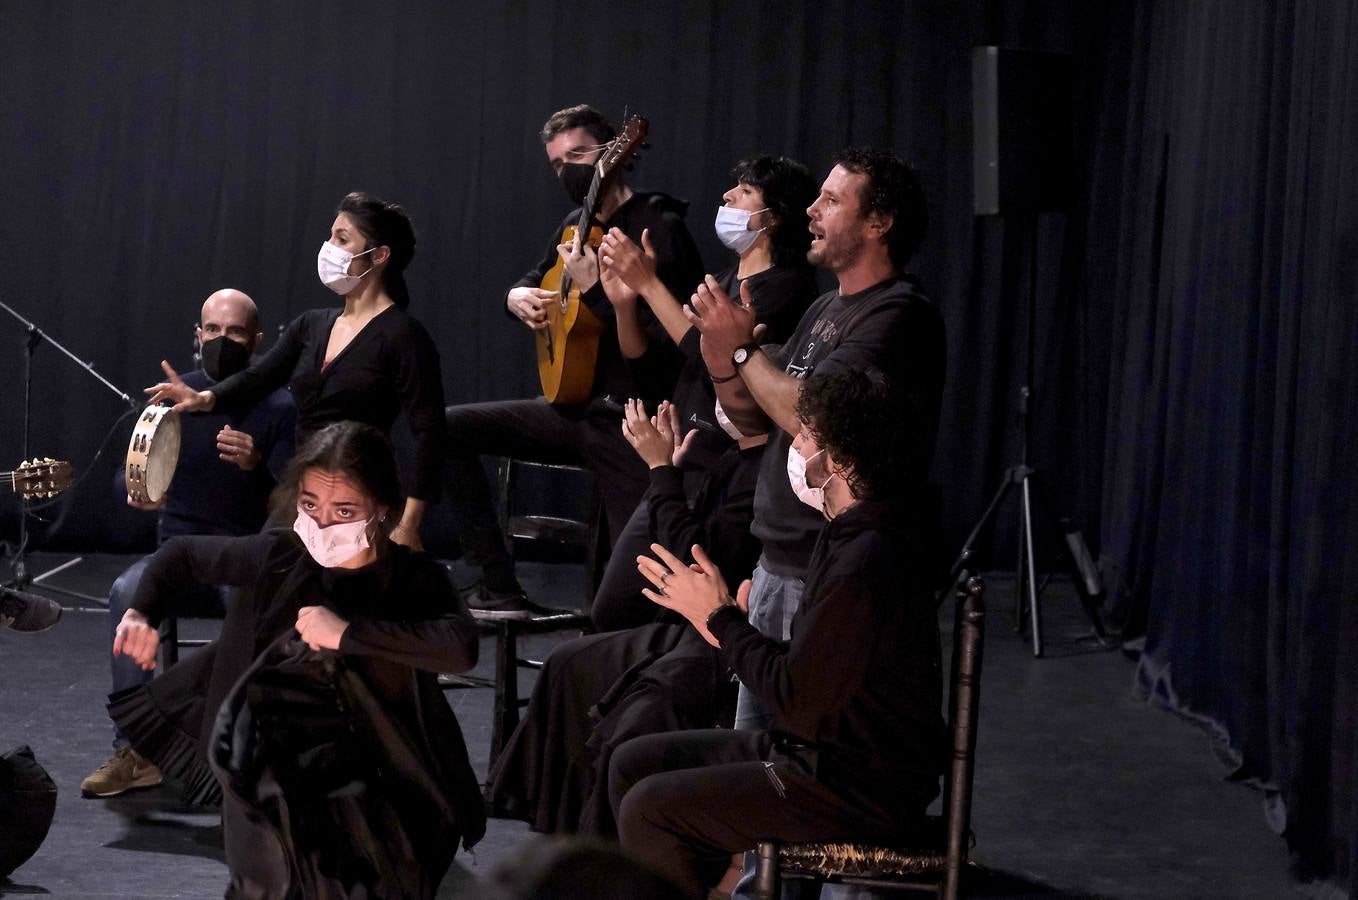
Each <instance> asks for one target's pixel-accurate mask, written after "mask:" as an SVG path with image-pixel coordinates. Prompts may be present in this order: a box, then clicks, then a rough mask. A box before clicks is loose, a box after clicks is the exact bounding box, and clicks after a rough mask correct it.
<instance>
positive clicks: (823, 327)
mask: <svg viewBox="0 0 1358 900" xmlns="http://www.w3.org/2000/svg"><path fill="white" fill-rule="evenodd" d="M838 336H839V324H838V323H837V322H835V320H834V319H817V320H816V324H815V325H812V326H811V337H812V338H813V339H814V338H820V339H821V340H822V341H824V342H825V343H827V344H833V343H834V342H835V338H837V337H838ZM815 346H816V341H815V340H812V341H810V342H809V343H808V344H807V347H806V352H805V353H803V354H802V358H803V359H805V358H806V357H807V356H809V355H810V354H811V349H812V348H813V347H815Z"/></svg>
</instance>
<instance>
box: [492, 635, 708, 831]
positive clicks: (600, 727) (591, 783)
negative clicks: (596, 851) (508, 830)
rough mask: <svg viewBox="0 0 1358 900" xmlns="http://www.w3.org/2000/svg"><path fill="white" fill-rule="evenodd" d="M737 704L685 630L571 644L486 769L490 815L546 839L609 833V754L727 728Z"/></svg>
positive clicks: (550, 660)
mask: <svg viewBox="0 0 1358 900" xmlns="http://www.w3.org/2000/svg"><path fill="white" fill-rule="evenodd" d="M734 700H735V684H734V682H732V681H731V680H730V677H729V674H728V673H727V672H726V671H725V669H724V668H723V667H722V665H721V662H720V655H719V653H718V652H717V651H716V650H715V649H714V648H713V647H711V646H710V645H708V644H707V642H706V641H704V640H703V639H702V638H701V637H700V636H699V635H698V634H697V632H695V631H694V630H693V629H692V628H690V627H689V626H688V625H687V624H683V625H667V624H656V625H643V626H641V627H638V628H631V629H627V630H625V631H614V632H608V633H607V634H596V635H588V636H586V637H582V638H577V639H576V640H573V641H568V642H567V643H565V644H562V645H561V646H560V647H558V648H556V650H554V651H553V652H552V653H551V655H550V656H548V657H547V660H546V662H545V663H544V665H543V669H542V671H541V673H539V676H538V681H537V684H536V685H535V686H534V687H533V696H532V699H531V701H530V703H529V705H528V711H527V713H526V715H525V717H524V719H523V721H522V722H520V723H519V727H518V728H517V729H515V731H514V734H513V735H512V736H511V737H510V739H509V743H508V744H507V745H506V747H505V750H504V752H503V753H501V754H500V757H499V758H498V759H497V760H496V762H495V766H494V767H493V768H492V769H491V772H490V787H489V789H488V791H487V799H488V800H489V803H490V809H491V813H492V815H499V816H503V817H508V818H516V819H522V820H524V821H526V822H528V824H529V826H530V827H531V828H532V829H533V830H534V831H539V832H544V833H583V834H595V835H600V836H604V837H614V836H616V825H615V824H614V822H613V815H612V811H611V809H610V808H609V803H608V783H607V779H608V764H609V761H610V759H611V757H612V753H613V750H614V749H616V748H617V747H618V746H619V745H620V744H622V743H623V742H624V741H626V740H629V739H631V738H633V737H638V736H640V735H643V734H655V733H659V732H664V731H675V730H680V729H684V728H711V727H713V726H714V725H728V726H729V724H730V720H731V717H732V715H733V713H734Z"/></svg>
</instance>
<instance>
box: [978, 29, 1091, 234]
mask: <svg viewBox="0 0 1358 900" xmlns="http://www.w3.org/2000/svg"><path fill="white" fill-rule="evenodd" d="M1074 72H1075V65H1074V60H1073V59H1072V58H1071V57H1070V56H1069V55H1067V54H1064V53H1047V52H1044V51H1039V50H1017V49H1011V48H1008V47H973V48H972V50H971V98H972V105H971V115H972V140H973V148H974V149H973V157H972V158H973V163H972V176H973V177H972V183H973V185H974V198H975V199H974V201H973V209H974V211H975V213H976V215H978V216H990V215H996V214H999V213H1006V214H1007V213H1034V212H1049V211H1055V210H1063V209H1066V208H1068V207H1069V205H1070V201H1071V197H1072V194H1073V183H1072V182H1073V172H1072V166H1073V159H1074V152H1073V144H1074V142H1075V132H1074V115H1073V111H1074V92H1073V87H1074V81H1073V80H1074Z"/></svg>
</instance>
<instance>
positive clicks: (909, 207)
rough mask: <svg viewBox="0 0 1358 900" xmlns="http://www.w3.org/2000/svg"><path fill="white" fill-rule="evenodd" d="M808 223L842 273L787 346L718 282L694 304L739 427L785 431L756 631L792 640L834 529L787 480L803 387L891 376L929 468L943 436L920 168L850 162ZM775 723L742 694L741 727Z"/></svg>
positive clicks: (757, 526)
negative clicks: (906, 401) (823, 536)
mask: <svg viewBox="0 0 1358 900" xmlns="http://www.w3.org/2000/svg"><path fill="white" fill-rule="evenodd" d="M807 213H808V215H809V216H810V217H811V223H810V225H809V228H810V231H811V235H812V240H811V249H810V250H809V252H808V253H807V259H809V260H810V261H811V262H812V263H813V264H815V265H818V266H822V267H824V268H826V269H829V270H830V271H831V272H833V273H834V274H835V277H836V278H837V279H838V281H839V287H838V289H837V290H834V291H831V292H829V293H827V294H825V295H823V296H822V297H820V298H819V299H817V300H816V302H815V303H813V304H812V305H811V308H810V309H808V310H807V312H806V315H804V316H803V317H802V320H801V323H800V324H799V325H798V326H797V330H796V332H795V333H794V334H793V335H792V338H791V339H790V340H789V341H788V342H787V343H785V344H783V345H782V347H781V348H777V349H768V350H766V349H763V348H761V347H760V346H759V345H758V344H757V343H756V342H755V339H754V315H753V311H752V310H751V309H749V308H748V306H744V305H740V304H733V303H731V302H729V301H728V298H727V297H726V296H725V295H724V293H722V292H721V290H720V288H719V287H718V286H717V285H715V284H714V283H713V282H712V281H711V280H709V281H708V282H707V283H706V284H705V285H704V286H702V287H700V288H699V289H698V291H697V293H696V294H694V296H693V298H692V301H691V310H690V313H689V315H690V318H691V320H692V321H693V323H694V325H695V326H696V327H697V328H698V330H699V331H700V332H701V333H702V352H703V358H704V360H706V362H707V367H708V371H709V372H710V373H711V376H712V380H713V381H714V382H716V384H717V399H718V402H719V403H720V404H721V406H722V409H723V410H724V411H725V414H726V416H727V417H728V418H729V419H730V420H731V421H732V422H734V423H735V424H736V426H737V427H741V424H742V422H747V423H748V422H754V421H759V420H760V419H761V418H762V416H763V415H767V416H768V418H770V419H772V420H773V422H774V423H775V424H776V425H777V426H778V429H775V431H774V435H773V436H772V437H771V438H770V439H769V447H768V450H767V452H766V453H765V455H764V463H763V468H762V469H761V470H760V474H759V486H758V489H757V491H756V493H755V505H754V525H753V526H752V530H753V532H754V534H755V536H756V537H758V538H759V539H760V540H761V541H762V542H763V545H764V553H763V556H762V557H761V558H760V560H759V565H758V566H756V568H755V571H754V576H753V589H752V591H751V594H750V623H751V624H752V625H754V626H755V627H756V628H758V629H759V630H760V631H761V632H763V633H764V634H766V635H768V636H769V637H772V638H775V639H783V640H785V639H787V637H788V624H789V623H790V622H791V620H792V615H793V613H795V612H796V609H797V604H798V602H799V600H800V597H801V591H802V578H803V576H804V574H805V571H806V566H807V562H808V561H809V560H810V558H811V550H812V548H813V547H814V546H815V542H816V538H817V535H819V533H820V531H821V528H822V527H823V526H824V524H825V521H824V519H823V517H821V516H820V515H818V514H817V513H816V512H815V511H814V510H812V509H811V508H810V507H808V506H807V505H806V504H805V503H802V502H800V501H799V500H798V499H797V496H796V495H795V494H794V493H793V491H792V487H791V486H790V484H789V479H788V467H789V463H790V461H791V460H790V453H792V452H794V451H791V446H792V438H793V436H794V435H795V434H796V433H797V429H798V422H797V414H796V409H797V400H798V397H799V396H800V395H801V389H802V380H803V379H805V378H806V377H807V376H809V375H810V374H811V373H812V372H813V371H814V372H816V373H817V374H833V373H837V372H844V371H847V370H855V369H877V370H880V371H881V372H882V373H883V374H885V375H886V376H887V377H888V378H889V379H890V380H891V381H892V382H893V383H895V384H896V385H897V386H898V387H899V388H900V389H901V390H904V391H906V392H908V393H909V394H910V396H911V399H912V401H913V402H914V403H916V404H917V405H918V408H919V409H920V410H921V412H922V415H923V423H924V428H925V430H926V435H925V446H926V447H927V448H928V452H927V453H926V457H927V456H931V455H932V448H933V444H934V438H935V436H936V433H937V430H938V414H939V406H940V404H941V398H942V394H943V376H944V361H945V355H946V349H945V347H944V335H943V320H942V317H941V316H940V315H939V312H938V308H937V307H936V306H935V305H934V303H933V302H932V301H931V300H929V298H928V297H926V296H925V295H924V294H923V292H922V291H921V290H920V287H919V285H918V283H917V282H916V280H915V279H914V278H913V277H911V276H909V275H906V274H904V271H903V270H904V267H905V265H906V263H907V262H909V260H910V258H911V256H913V255H914V252H915V249H916V248H917V247H918V246H919V244H920V241H921V240H923V238H924V233H925V229H926V227H927V224H928V215H927V212H926V210H925V205H924V193H923V191H922V189H921V187H920V183H919V179H918V178H917V177H916V175H915V172H914V169H913V168H911V166H910V165H909V164H907V163H905V162H903V161H901V160H900V159H898V158H897V157H896V156H894V155H893V154H891V153H889V152H887V151H883V150H845V151H842V152H841V153H839V154H837V155H836V157H835V165H834V168H832V169H831V170H830V174H829V175H828V176H827V177H826V179H825V181H824V183H823V184H822V185H821V190H820V195H819V196H818V197H817V198H816V201H815V202H814V203H813V204H811V207H810V208H809V209H808V210H807ZM761 411H762V412H761ZM747 427H748V428H749V429H750V430H751V431H754V430H757V428H758V427H759V426H757V425H749V426H747ZM791 462H795V461H791ZM926 464H927V458H926ZM768 722H769V719H768V715H767V713H766V712H765V711H764V710H763V709H762V708H760V706H759V704H758V703H757V702H756V701H755V700H754V698H753V697H752V696H751V695H750V694H749V692H748V691H745V690H742V691H741V697H740V705H739V707H738V709H737V713H736V727H738V728H751V729H758V728H764V727H767V725H768Z"/></svg>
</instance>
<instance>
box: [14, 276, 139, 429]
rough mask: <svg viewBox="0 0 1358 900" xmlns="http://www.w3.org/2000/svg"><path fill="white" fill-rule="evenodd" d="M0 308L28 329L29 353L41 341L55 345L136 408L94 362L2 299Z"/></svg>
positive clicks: (130, 398)
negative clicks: (82, 357)
mask: <svg viewBox="0 0 1358 900" xmlns="http://www.w3.org/2000/svg"><path fill="white" fill-rule="evenodd" d="M0 309H4V310H5V312H7V313H9V314H10V315H11V316H13V317H14V318H16V319H18V320H19V321H20V322H21V323H23V326H24V328H26V329H28V347H29V352H30V353H31V352H32V351H33V350H35V349H37V346H38V344H40V343H42V342H43V341H47V343H49V344H51V345H52V346H53V347H56V348H57V349H58V350H60V351H61V352H62V353H63V354H65V355H66V356H68V357H70V358H71V360H72V361H73V362H74V363H75V364H76V365H77V366H79V367H80V368H82V369H84V370H85V371H86V372H89V373H90V374H91V375H92V376H94V378H95V379H97V380H98V381H99V383H100V384H102V385H104V386H105V387H107V388H108V389H109V390H110V391H112V392H113V393H114V394H116V395H117V396H118V397H119V399H121V400H122V401H123V402H124V403H126V404H127V405H128V408H129V409H136V408H137V406H138V404H137V401H136V400H134V399H133V398H132V396H131V395H129V394H128V393H127V392H126V391H124V390H121V389H120V388H118V386H117V385H115V384H113V382H111V381H109V380H108V379H107V378H105V377H104V376H103V375H100V374H99V373H98V372H96V371H95V370H94V363H92V362H85V361H84V360H83V359H81V358H80V357H78V356H76V355H75V354H74V353H72V352H71V351H70V350H67V349H66V348H65V347H64V346H62V344H61V342H60V341H57V340H55V339H54V338H53V337H52V336H51V335H50V334H48V333H47V332H45V331H43V330H42V329H41V328H39V327H38V326H37V325H35V324H34V323H32V322H30V321H29V320H28V319H25V318H24V317H23V316H22V315H20V314H19V312H18V311H17V310H15V309H14V307H12V306H10V305H9V304H8V303H5V302H4V301H3V300H0Z"/></svg>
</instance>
